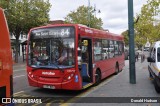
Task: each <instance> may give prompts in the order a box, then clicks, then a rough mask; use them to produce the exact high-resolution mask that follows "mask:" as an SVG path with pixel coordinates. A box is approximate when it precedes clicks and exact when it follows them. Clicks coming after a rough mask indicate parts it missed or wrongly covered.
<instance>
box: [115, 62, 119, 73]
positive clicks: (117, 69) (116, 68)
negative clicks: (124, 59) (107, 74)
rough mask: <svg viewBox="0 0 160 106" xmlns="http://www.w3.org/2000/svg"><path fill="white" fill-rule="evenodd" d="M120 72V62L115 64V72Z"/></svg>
mask: <svg viewBox="0 0 160 106" xmlns="http://www.w3.org/2000/svg"><path fill="white" fill-rule="evenodd" d="M118 73H119V65H118V63H117V64H116V66H115V74H116V75H117V74H118Z"/></svg>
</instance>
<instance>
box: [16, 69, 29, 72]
mask: <svg viewBox="0 0 160 106" xmlns="http://www.w3.org/2000/svg"><path fill="white" fill-rule="evenodd" d="M17 71H26V69H19V70H13V72H17Z"/></svg>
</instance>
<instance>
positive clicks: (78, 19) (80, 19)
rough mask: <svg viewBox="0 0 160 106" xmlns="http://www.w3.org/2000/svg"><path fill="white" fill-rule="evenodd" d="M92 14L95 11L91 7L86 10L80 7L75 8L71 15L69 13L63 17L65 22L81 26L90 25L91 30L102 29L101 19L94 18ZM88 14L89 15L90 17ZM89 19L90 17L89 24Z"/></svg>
mask: <svg viewBox="0 0 160 106" xmlns="http://www.w3.org/2000/svg"><path fill="white" fill-rule="evenodd" d="M88 10H89V12H88ZM94 12H95V11H94V8H93V7H90V8H88V7H85V6H80V7H78V8H77V10H75V11H71V13H69V14H68V15H67V16H66V17H65V22H66V23H74V24H83V25H88V24H90V27H91V28H96V29H102V25H103V22H102V19H101V18H97V17H96V16H94ZM88 13H90V16H89V14H88ZM89 17H90V22H89Z"/></svg>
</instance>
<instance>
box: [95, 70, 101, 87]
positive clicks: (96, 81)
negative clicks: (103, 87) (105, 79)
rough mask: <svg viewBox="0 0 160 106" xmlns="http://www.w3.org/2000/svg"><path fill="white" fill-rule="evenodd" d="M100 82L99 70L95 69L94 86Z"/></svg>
mask: <svg viewBox="0 0 160 106" xmlns="http://www.w3.org/2000/svg"><path fill="white" fill-rule="evenodd" d="M100 82H101V72H100V70H97V71H96V74H95V86H97V85H98V84H99V83H100Z"/></svg>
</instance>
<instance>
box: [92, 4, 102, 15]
mask: <svg viewBox="0 0 160 106" xmlns="http://www.w3.org/2000/svg"><path fill="white" fill-rule="evenodd" d="M93 11H94V13H95V17H96V12H98V13H101V10H99V9H97V8H96V5H94V10H93Z"/></svg>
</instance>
